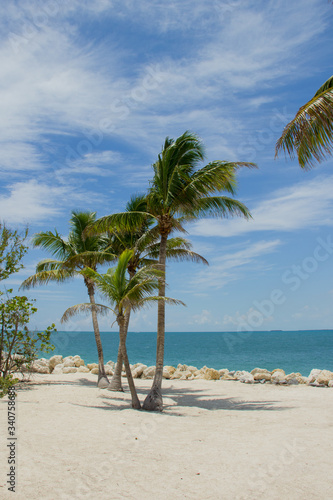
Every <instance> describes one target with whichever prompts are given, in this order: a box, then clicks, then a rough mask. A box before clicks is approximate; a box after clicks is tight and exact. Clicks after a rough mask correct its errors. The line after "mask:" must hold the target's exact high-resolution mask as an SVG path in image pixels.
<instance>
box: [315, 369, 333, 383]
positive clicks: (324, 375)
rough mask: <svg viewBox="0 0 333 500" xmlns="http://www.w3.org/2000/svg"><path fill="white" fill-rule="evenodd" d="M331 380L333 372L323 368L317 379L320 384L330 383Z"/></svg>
mask: <svg viewBox="0 0 333 500" xmlns="http://www.w3.org/2000/svg"><path fill="white" fill-rule="evenodd" d="M331 380H333V372H330V371H329V370H322V371H321V372H320V373H319V375H318V377H317V379H316V381H317V382H318V384H324V385H328V383H329V382H330V381H331Z"/></svg>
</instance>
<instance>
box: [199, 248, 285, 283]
mask: <svg viewBox="0 0 333 500" xmlns="http://www.w3.org/2000/svg"><path fill="white" fill-rule="evenodd" d="M280 245H281V242H280V240H273V241H258V242H257V243H253V244H249V243H246V244H244V243H243V249H242V250H239V251H238V252H232V253H228V254H225V255H221V256H219V257H216V258H215V259H212V261H211V264H210V266H209V267H205V269H204V270H202V271H199V272H197V273H196V274H195V276H194V277H193V279H192V280H191V282H192V284H193V286H194V287H200V290H202V289H203V288H211V287H214V288H222V287H223V286H225V285H226V284H227V283H229V282H231V281H235V280H237V279H239V270H240V268H242V267H243V266H248V265H249V264H251V266H252V268H253V263H254V262H255V261H256V260H257V259H258V258H259V257H262V256H263V255H266V254H269V253H272V252H275V251H276V250H277V248H278V247H279V246H280ZM260 265H261V266H262V265H263V264H262V263H261V264H257V268H259V267H260Z"/></svg>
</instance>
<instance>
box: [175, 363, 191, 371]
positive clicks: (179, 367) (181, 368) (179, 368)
mask: <svg viewBox="0 0 333 500" xmlns="http://www.w3.org/2000/svg"><path fill="white" fill-rule="evenodd" d="M177 370H179V371H181V372H186V370H188V366H187V365H181V364H179V365H178V366H177Z"/></svg>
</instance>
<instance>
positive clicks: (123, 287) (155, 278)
mask: <svg viewBox="0 0 333 500" xmlns="http://www.w3.org/2000/svg"><path fill="white" fill-rule="evenodd" d="M133 256H134V252H133V250H125V251H124V252H123V253H122V254H121V255H120V257H119V260H118V264H117V266H116V267H114V268H112V269H109V270H108V271H107V273H106V274H98V273H97V272H96V271H94V270H93V269H90V268H85V269H84V270H83V271H82V274H83V275H84V276H85V277H87V278H89V280H92V281H94V282H95V284H96V287H97V289H98V291H99V292H100V293H101V294H102V295H103V296H104V297H106V298H107V299H108V301H109V302H110V303H111V305H112V306H113V308H111V307H107V306H104V305H102V304H96V305H95V308H98V310H99V311H100V312H103V311H105V310H111V311H112V312H113V313H114V314H115V315H116V321H117V323H118V326H119V340H120V347H121V352H122V357H123V361H124V365H125V371H126V377H127V381H128V385H129V388H130V391H131V396H132V407H133V408H135V409H140V408H141V404H140V401H139V398H138V395H137V392H136V388H135V384H134V381H133V377H132V373H131V368H130V364H129V361H128V356H127V349H126V311H127V310H128V308H130V309H132V310H136V309H140V308H141V307H144V306H145V305H147V304H149V303H150V302H154V301H161V300H163V301H167V302H170V303H172V304H183V303H182V302H181V301H177V300H175V299H170V298H168V297H163V298H162V299H161V297H155V296H152V295H151V294H152V293H153V292H154V291H155V290H157V289H158V287H159V282H160V281H164V273H163V272H162V271H161V270H159V269H158V266H153V265H150V266H144V267H142V268H141V269H139V270H138V271H137V272H136V273H135V275H134V276H132V277H130V278H127V277H126V271H127V269H128V265H129V262H130V261H131V259H133ZM91 307H92V306H91V304H78V305H76V306H73V307H70V308H69V309H67V310H66V311H65V313H64V315H63V317H62V321H67V320H68V319H69V318H70V317H71V316H73V315H74V314H77V313H78V312H81V311H86V310H87V309H91Z"/></svg>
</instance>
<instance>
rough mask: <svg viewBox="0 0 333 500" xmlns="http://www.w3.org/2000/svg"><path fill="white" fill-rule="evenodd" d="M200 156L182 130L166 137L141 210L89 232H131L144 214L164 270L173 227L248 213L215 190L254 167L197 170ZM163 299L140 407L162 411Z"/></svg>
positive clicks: (231, 185) (231, 188) (103, 221)
mask: <svg viewBox="0 0 333 500" xmlns="http://www.w3.org/2000/svg"><path fill="white" fill-rule="evenodd" d="M203 160H204V148H203V145H202V143H201V141H200V139H199V138H198V137H197V136H196V135H195V134H192V133H190V132H188V131H187V132H185V133H184V134H183V135H181V136H180V137H178V138H177V139H176V140H173V139H170V138H168V137H167V138H166V140H165V143H164V146H163V149H162V152H161V153H160V154H159V156H158V160H157V161H156V162H155V163H154V164H153V169H154V178H153V180H152V181H151V187H150V189H149V191H148V194H147V209H146V211H144V212H143V211H142V212H141V211H136V212H131V213H129V212H123V213H120V214H112V215H109V216H105V217H102V218H100V219H98V220H97V221H96V222H95V223H94V224H93V226H92V227H91V228H90V229H88V234H89V231H96V232H103V231H105V230H106V229H107V227H109V226H110V225H111V226H114V225H117V226H118V227H123V228H127V229H128V230H131V229H132V228H133V227H135V225H136V224H138V223H139V221H141V220H142V217H143V216H144V215H146V216H148V217H152V218H153V219H154V220H155V222H156V226H155V230H156V231H157V232H158V234H159V237H160V243H159V264H160V266H161V269H162V270H163V271H165V261H166V255H167V241H168V238H169V235H170V234H171V233H172V232H173V231H181V232H185V229H184V227H183V224H184V223H185V222H187V221H193V220H196V219H198V218H201V217H207V216H211V217H227V216H244V217H246V218H249V217H250V214H249V211H248V209H247V208H246V206H245V205H244V204H243V203H241V202H239V201H237V200H235V199H234V198H230V197H229V196H221V195H219V194H218V193H219V192H222V191H225V192H227V193H229V194H232V195H234V194H235V191H236V186H237V181H236V171H237V170H238V169H239V168H240V167H255V166H256V165H255V164H253V163H248V162H226V161H213V162H211V163H208V164H207V165H206V166H204V167H202V168H200V169H197V167H198V165H199V163H200V162H201V161H203ZM159 296H160V297H164V296H165V282H161V283H160V285H159ZM164 338H165V303H164V301H162V300H161V301H160V302H159V303H158V313H157V349H156V372H155V377H154V380H153V385H152V388H151V391H150V392H149V394H148V396H147V397H146V400H145V402H144V404H143V408H144V409H146V410H152V411H156V410H157V411H162V409H163V400H162V393H161V386H162V378H163V362H164Z"/></svg>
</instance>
